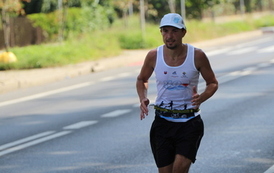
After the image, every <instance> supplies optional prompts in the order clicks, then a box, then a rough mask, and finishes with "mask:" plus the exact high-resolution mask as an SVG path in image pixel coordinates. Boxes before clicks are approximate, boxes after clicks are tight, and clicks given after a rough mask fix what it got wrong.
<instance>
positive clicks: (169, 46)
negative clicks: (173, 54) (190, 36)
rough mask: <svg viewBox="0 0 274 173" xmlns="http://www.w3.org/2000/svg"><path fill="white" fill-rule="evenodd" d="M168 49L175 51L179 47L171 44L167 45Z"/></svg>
mask: <svg viewBox="0 0 274 173" xmlns="http://www.w3.org/2000/svg"><path fill="white" fill-rule="evenodd" d="M166 47H167V48H168V49H171V50H173V49H176V48H177V47H178V46H177V45H169V44H166Z"/></svg>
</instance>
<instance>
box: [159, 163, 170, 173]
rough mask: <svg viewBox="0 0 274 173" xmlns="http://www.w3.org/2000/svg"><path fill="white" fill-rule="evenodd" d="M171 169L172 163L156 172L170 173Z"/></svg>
mask: <svg viewBox="0 0 274 173" xmlns="http://www.w3.org/2000/svg"><path fill="white" fill-rule="evenodd" d="M172 168H173V163H172V164H170V165H168V166H165V167H161V168H158V172H159V173H172Z"/></svg>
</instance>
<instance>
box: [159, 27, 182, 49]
mask: <svg viewBox="0 0 274 173" xmlns="http://www.w3.org/2000/svg"><path fill="white" fill-rule="evenodd" d="M161 34H162V36H163V41H164V43H165V45H166V47H167V48H169V49H175V48H177V47H178V46H179V45H181V44H182V38H183V37H184V36H185V34H186V30H184V29H178V28H175V27H172V26H164V27H162V28H161Z"/></svg>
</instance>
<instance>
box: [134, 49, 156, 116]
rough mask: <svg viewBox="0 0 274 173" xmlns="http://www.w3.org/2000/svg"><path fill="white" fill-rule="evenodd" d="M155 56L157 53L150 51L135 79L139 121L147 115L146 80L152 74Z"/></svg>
mask: <svg viewBox="0 0 274 173" xmlns="http://www.w3.org/2000/svg"><path fill="white" fill-rule="evenodd" d="M156 54H157V51H156V50H155V49H154V50H151V51H150V52H149V53H148V54H147V56H146V58H145V61H144V64H143V66H142V68H141V71H140V74H139V75H138V77H137V81H136V89H137V93H138V96H139V100H140V111H141V112H140V118H141V120H142V119H144V118H145V116H146V115H148V108H147V106H148V104H149V99H148V98H147V90H148V79H149V78H150V76H151V75H152V73H153V70H154V67H155V62H156Z"/></svg>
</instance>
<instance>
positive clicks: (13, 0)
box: [0, 0, 30, 52]
mask: <svg viewBox="0 0 274 173" xmlns="http://www.w3.org/2000/svg"><path fill="white" fill-rule="evenodd" d="M24 1H25V2H30V0H0V13H1V24H2V28H3V33H4V42H5V50H6V51H7V52H8V49H9V46H10V42H9V40H10V16H16V15H20V14H23V13H24V10H23V8H22V2H24Z"/></svg>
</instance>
